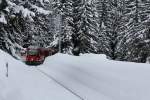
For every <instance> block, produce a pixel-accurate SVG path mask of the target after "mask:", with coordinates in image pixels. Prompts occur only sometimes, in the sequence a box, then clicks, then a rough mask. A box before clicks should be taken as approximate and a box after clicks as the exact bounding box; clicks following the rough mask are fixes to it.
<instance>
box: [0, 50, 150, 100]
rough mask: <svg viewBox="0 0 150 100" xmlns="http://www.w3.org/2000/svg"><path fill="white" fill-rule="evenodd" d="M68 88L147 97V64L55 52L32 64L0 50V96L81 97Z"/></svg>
mask: <svg viewBox="0 0 150 100" xmlns="http://www.w3.org/2000/svg"><path fill="white" fill-rule="evenodd" d="M6 62H8V64H9V77H8V78H7V77H6ZM38 69H39V70H41V71H43V72H44V73H45V74H44V73H41V71H39V70H38ZM50 77H52V78H54V79H55V81H57V82H58V83H60V84H61V85H63V86H64V87H65V88H67V89H68V90H67V89H65V88H64V87H62V86H61V85H59V84H58V83H57V82H55V81H53V80H52V79H50ZM69 90H71V91H72V92H74V93H75V94H76V95H79V96H80V97H82V98H84V100H150V95H149V94H150V65H149V64H140V63H138V64H137V63H127V62H118V61H111V60H107V59H106V57H105V56H104V55H94V54H86V55H81V56H80V57H75V56H70V55H65V54H56V55H54V56H51V57H48V58H47V59H46V60H45V62H44V64H43V65H40V66H38V67H34V66H27V65H25V64H24V63H22V62H19V61H17V60H15V59H13V58H12V57H10V56H9V55H8V54H6V53H4V52H2V51H0V100H81V99H80V98H79V97H76V96H75V94H73V93H71V92H69Z"/></svg>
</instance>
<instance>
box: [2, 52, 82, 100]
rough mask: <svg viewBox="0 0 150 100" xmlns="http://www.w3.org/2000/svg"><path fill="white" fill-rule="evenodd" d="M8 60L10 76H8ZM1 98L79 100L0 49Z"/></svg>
mask: <svg viewBox="0 0 150 100" xmlns="http://www.w3.org/2000/svg"><path fill="white" fill-rule="evenodd" d="M6 62H8V65H9V77H8V78H7V77H6V67H5V66H6V65H5V64H6ZM0 100H79V99H78V98H77V97H75V96H74V95H73V94H71V93H69V92H68V91H67V90H65V89H64V88H62V87H61V86H59V85H58V84H56V83H55V82H54V81H53V80H51V79H49V78H48V77H46V76H44V75H43V74H41V73H40V72H39V71H38V70H37V69H36V68H35V67H29V66H26V65H25V64H23V63H22V62H19V61H16V60H15V59H13V58H12V57H11V56H9V55H8V54H6V53H4V52H2V51H0Z"/></svg>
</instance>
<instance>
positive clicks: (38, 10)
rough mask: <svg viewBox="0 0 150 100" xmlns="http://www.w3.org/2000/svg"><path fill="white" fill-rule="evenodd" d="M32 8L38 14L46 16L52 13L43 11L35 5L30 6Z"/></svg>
mask: <svg viewBox="0 0 150 100" xmlns="http://www.w3.org/2000/svg"><path fill="white" fill-rule="evenodd" d="M32 8H35V9H36V10H37V12H38V13H40V14H44V15H48V14H51V13H52V11H48V10H45V9H43V8H41V7H38V6H36V5H32Z"/></svg>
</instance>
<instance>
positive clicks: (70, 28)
mask: <svg viewBox="0 0 150 100" xmlns="http://www.w3.org/2000/svg"><path fill="white" fill-rule="evenodd" d="M59 36H60V37H61V52H62V53H67V54H72V55H76V56H78V55H79V54H81V53H95V54H106V55H107V57H108V58H109V59H113V60H121V61H132V62H142V63H145V62H146V59H147V58H148V57H150V0H0V49H2V50H4V51H6V52H8V53H10V54H11V55H14V53H13V52H14V51H15V50H17V49H21V48H26V47H28V46H30V45H38V46H39V47H45V48H46V47H54V48H57V49H58V47H59V46H58V44H59V39H60V38H59Z"/></svg>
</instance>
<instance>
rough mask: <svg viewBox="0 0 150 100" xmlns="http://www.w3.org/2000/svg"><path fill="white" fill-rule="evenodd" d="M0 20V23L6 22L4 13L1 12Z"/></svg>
mask: <svg viewBox="0 0 150 100" xmlns="http://www.w3.org/2000/svg"><path fill="white" fill-rule="evenodd" d="M0 22H1V23H4V24H7V21H6V19H5V16H4V14H2V15H1V16H0Z"/></svg>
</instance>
